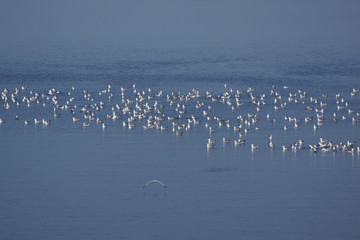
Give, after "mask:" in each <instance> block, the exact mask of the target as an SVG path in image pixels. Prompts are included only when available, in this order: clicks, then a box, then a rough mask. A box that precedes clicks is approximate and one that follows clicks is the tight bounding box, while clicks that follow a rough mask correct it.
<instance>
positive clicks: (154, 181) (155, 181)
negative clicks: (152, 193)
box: [143, 179, 167, 189]
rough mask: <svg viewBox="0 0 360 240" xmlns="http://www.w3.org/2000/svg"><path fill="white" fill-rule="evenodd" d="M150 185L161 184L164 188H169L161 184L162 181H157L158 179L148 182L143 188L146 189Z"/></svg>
mask: <svg viewBox="0 0 360 240" xmlns="http://www.w3.org/2000/svg"><path fill="white" fill-rule="evenodd" d="M150 183H159V184H161V185H162V186H163V187H164V188H166V189H167V186H166V185H165V184H164V183H163V182H161V181H160V180H156V179H154V180H151V181H148V182H147V183H146V184H145V185H144V186H143V188H146V187H147V186H148V185H149V184H150Z"/></svg>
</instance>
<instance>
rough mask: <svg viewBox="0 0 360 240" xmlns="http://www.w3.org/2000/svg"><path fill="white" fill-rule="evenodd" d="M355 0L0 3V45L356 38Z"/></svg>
mask: <svg viewBox="0 0 360 240" xmlns="http://www.w3.org/2000/svg"><path fill="white" fill-rule="evenodd" d="M358 22H360V1H353V0H347V1H339V0H332V1H324V0H318V1H301V2H300V1H283V0H276V1H263V0H258V1H232V0H227V1H211V0H187V1H184V0H176V1H164V0H155V1H144V0H136V1H114V0H107V1H95V0H90V1H85V0H76V1H44V0H36V1H23V0H19V1H7V0H5V1H1V3H0V42H12V41H15V42H21V41H45V42H46V41H60V42H61V41H124V42H126V41H127V42H193V43H200V44H201V43H202V42H210V43H212V42H216V43H224V44H225V43H227V42H261V41H280V42H321V41H330V42H340V43H341V42H346V43H350V44H356V43H357V42H359V41H360V30H359V28H358V27H357V23H358Z"/></svg>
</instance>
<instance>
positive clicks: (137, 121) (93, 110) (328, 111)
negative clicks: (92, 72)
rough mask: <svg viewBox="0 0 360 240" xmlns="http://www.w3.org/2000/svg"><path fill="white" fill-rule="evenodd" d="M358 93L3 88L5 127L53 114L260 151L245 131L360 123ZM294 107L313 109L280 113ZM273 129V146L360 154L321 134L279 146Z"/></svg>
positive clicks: (41, 121) (85, 123) (40, 121)
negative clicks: (203, 135) (199, 133)
mask: <svg viewBox="0 0 360 240" xmlns="http://www.w3.org/2000/svg"><path fill="white" fill-rule="evenodd" d="M358 92H359V90H358V89H351V90H350V91H349V93H348V94H349V95H347V96H342V95H340V94H336V95H334V96H330V95H327V94H322V95H321V96H319V97H314V96H310V95H309V94H308V93H307V92H306V91H305V90H300V89H297V90H293V89H291V87H290V86H282V87H275V86H272V87H271V88H269V90H268V91H267V92H266V93H256V91H255V90H254V89H253V88H247V89H244V90H235V89H232V88H229V87H228V86H227V85H226V84H225V85H224V91H220V92H211V91H204V92H200V90H197V89H192V90H191V91H189V92H187V93H185V94H184V93H181V92H167V93H166V92H163V91H162V90H153V89H151V88H147V89H137V88H136V85H135V84H132V85H129V86H128V87H127V88H124V87H121V88H118V89H115V88H113V87H112V86H111V85H108V86H107V87H105V88H104V89H101V90H98V91H94V92H90V91H89V90H78V89H76V88H75V87H72V88H69V89H68V90H62V91H60V90H57V89H54V88H51V89H46V90H42V91H35V90H31V89H28V88H26V87H24V86H22V87H20V88H15V89H14V90H9V89H6V88H5V89H4V90H3V91H2V92H1V105H2V107H1V109H0V127H2V126H3V125H6V124H7V122H10V121H16V122H23V123H24V125H25V126H28V125H42V126H43V127H48V126H50V125H52V124H53V123H54V119H62V118H64V119H67V121H68V120H69V121H72V122H73V123H74V124H76V125H81V126H82V127H83V128H87V127H90V126H92V125H96V126H100V127H101V128H102V129H103V130H105V129H106V128H107V126H108V125H109V124H111V123H113V122H116V121H121V122H122V126H123V127H124V128H127V129H129V130H132V129H134V128H136V127H138V128H140V127H141V128H142V129H143V131H152V130H156V131H168V132H172V133H173V134H174V136H176V137H180V136H182V135H183V133H184V132H191V130H192V129H194V128H201V127H202V128H206V131H208V133H207V136H208V138H207V140H206V149H207V150H208V151H210V150H211V149H213V148H214V147H215V146H216V144H219V142H221V143H222V144H223V145H226V144H231V143H232V144H233V145H234V146H235V147H240V146H246V145H249V146H250V149H251V151H256V150H257V149H259V146H258V145H256V144H254V143H250V144H247V142H246V136H247V134H249V132H257V131H259V129H260V127H261V125H259V124H258V123H259V121H266V122H267V123H268V124H270V125H276V126H280V127H278V128H281V130H282V131H288V130H289V129H290V128H294V129H297V128H298V127H299V126H301V125H304V124H307V126H311V127H312V128H313V131H317V129H319V128H321V127H322V126H324V125H325V123H327V122H332V123H335V124H337V123H338V122H341V121H348V122H350V121H351V122H352V124H356V123H357V122H359V119H360V112H359V111H358V110H356V109H353V108H351V106H350V104H349V101H348V99H349V98H350V99H351V98H354V97H355V96H356V95H357V94H358ZM295 106H297V109H302V110H303V111H304V112H306V113H307V114H303V116H301V114H295V113H296V112H297V110H295V111H293V115H296V116H290V115H286V114H283V115H282V114H280V112H281V111H283V109H287V108H291V107H295ZM26 109H34V110H33V111H31V113H32V115H31V114H27V113H26ZM29 115H30V116H31V118H30V117H29ZM275 116H276V117H275ZM279 119H283V121H279ZM278 122H280V123H278ZM56 123H57V121H56ZM16 126H18V125H16ZM222 128H223V129H226V130H227V131H226V132H227V133H229V132H231V133H232V139H231V137H230V138H229V137H226V136H227V135H226V134H223V136H222V138H218V139H215V138H213V134H214V132H215V131H219V129H220V130H221V129H222ZM267 130H268V132H269V135H268V139H267V143H268V148H269V149H281V150H282V151H300V150H302V149H309V150H311V151H313V152H314V153H316V152H317V151H324V152H326V151H333V152H336V151H338V150H342V151H344V152H347V153H354V152H355V151H357V152H358V153H359V152H360V147H356V142H354V141H346V142H344V143H342V142H340V143H333V142H332V141H330V140H327V139H323V138H320V139H319V141H318V142H317V143H315V144H305V143H304V140H302V139H298V140H297V141H296V142H295V143H293V144H290V145H281V146H275V145H274V143H273V136H272V134H271V131H270V130H269V129H267ZM217 140H218V143H216V142H217ZM204 142H205V141H204Z"/></svg>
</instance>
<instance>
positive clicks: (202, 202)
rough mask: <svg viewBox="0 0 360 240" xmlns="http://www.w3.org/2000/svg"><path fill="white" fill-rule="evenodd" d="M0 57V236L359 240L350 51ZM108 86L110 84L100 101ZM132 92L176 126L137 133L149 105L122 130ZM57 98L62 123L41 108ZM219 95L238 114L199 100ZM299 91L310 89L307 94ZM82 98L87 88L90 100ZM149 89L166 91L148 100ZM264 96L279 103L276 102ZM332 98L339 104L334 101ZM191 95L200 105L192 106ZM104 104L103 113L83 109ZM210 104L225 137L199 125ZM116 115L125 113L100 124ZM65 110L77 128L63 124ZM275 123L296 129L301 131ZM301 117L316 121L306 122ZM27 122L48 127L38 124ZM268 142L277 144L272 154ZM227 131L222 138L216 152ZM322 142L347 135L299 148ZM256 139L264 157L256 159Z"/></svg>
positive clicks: (281, 48) (236, 49) (357, 66)
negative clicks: (321, 146) (319, 113)
mask: <svg viewBox="0 0 360 240" xmlns="http://www.w3.org/2000/svg"><path fill="white" fill-rule="evenodd" d="M0 53H1V54H0V89H1V91H3V90H4V89H5V88H7V89H8V90H9V93H8V94H7V97H8V101H9V106H10V107H9V109H5V108H4V107H3V106H4V104H5V100H4V99H1V108H0V118H1V119H4V120H5V122H4V123H3V124H1V125H0V150H1V157H0V182H1V184H0V229H1V231H0V239H220V238H221V239H359V237H360V230H359V228H358V226H359V219H360V208H359V201H360V184H359V182H360V158H359V154H358V152H357V150H356V147H357V146H359V145H358V144H359V142H360V122H353V121H352V117H354V119H355V120H357V119H360V116H358V115H357V113H358V112H360V93H359V94H355V95H354V96H351V92H352V91H353V90H352V89H353V88H355V89H360V81H359V77H360V57H359V56H360V54H359V53H360V49H359V48H356V47H353V46H347V45H336V44H327V45H326V44H312V45H309V44H306V43H303V44H299V45H296V46H294V45H286V44H285V45H284V44H277V43H269V44H266V45H256V44H242V45H239V46H227V47H225V46H221V47H220V46H218V45H204V46H195V45H191V44H188V45H184V46H183V47H179V46H178V45H176V44H174V45H170V44H169V45H164V46H156V45H155V46H153V45H151V44H144V45H136V44H129V43H127V44H122V43H101V44H100V43H93V44H84V43H77V44H63V43H62V44H60V43H53V44H49V43H47V44H35V43H31V44H29V43H27V44H24V43H21V44H20V43H13V44H7V45H4V46H1V47H0ZM225 83H226V84H227V86H226V87H225V86H224V84H225ZM109 84H110V85H111V90H110V91H108V92H106V93H103V94H101V95H99V92H100V91H101V90H108V85H109ZM132 84H136V87H135V89H136V92H139V93H141V94H142V95H143V96H153V98H152V99H148V100H144V101H143V102H141V103H140V102H139V105H141V104H144V105H145V104H146V103H148V105H149V106H153V105H154V104H155V101H157V102H158V109H159V111H161V112H162V114H164V115H165V116H166V117H167V116H172V117H176V116H178V115H181V118H180V119H176V120H170V121H169V120H168V119H167V118H165V119H164V120H162V121H161V123H160V124H161V125H162V126H164V127H167V129H166V130H164V131H161V130H160V129H151V130H144V129H143V127H142V126H144V125H146V124H147V118H148V117H149V116H150V115H151V116H155V115H156V114H155V112H154V109H152V110H151V112H150V113H147V114H146V118H144V119H137V120H135V121H134V122H133V124H134V128H133V129H129V128H128V127H127V126H126V127H124V126H123V122H124V121H125V122H128V118H129V117H130V116H128V115H126V114H124V113H123V112H122V110H117V109H116V104H119V106H121V109H124V108H125V107H126V106H125V104H124V103H123V102H122V98H121V90H120V89H121V87H122V88H126V89H127V91H125V92H124V99H129V100H131V101H133V103H129V107H131V108H132V110H134V109H136V107H135V102H136V99H135V97H136V96H135V93H134V92H132V91H133V88H132ZM273 85H274V88H273ZM22 86H25V87H26V89H25V90H21V87H22ZM73 86H74V90H72V87H73ZM283 86H290V88H283ZM250 87H251V88H253V89H254V90H253V91H252V94H253V96H256V97H258V98H257V99H256V100H255V101H259V100H260V97H259V96H260V95H261V94H265V97H264V101H266V103H267V104H265V105H263V104H261V107H262V109H261V110H260V111H257V110H256V107H257V106H256V105H254V104H253V103H252V100H251V98H250V96H249V92H247V89H248V88H250ZM15 88H19V89H20V90H19V93H18V95H17V100H18V101H19V102H20V105H19V106H16V103H13V102H12V101H11V93H13V92H14V91H15ZM52 88H55V90H56V91H59V94H57V95H56V96H57V101H58V106H59V107H61V106H64V105H65V104H66V101H68V100H69V98H70V97H74V101H73V102H71V103H69V108H68V109H67V110H66V109H64V110H62V109H60V108H57V110H56V112H57V113H58V114H61V116H60V117H59V118H54V116H53V109H54V107H56V105H54V104H53V103H51V98H52V97H53V96H49V99H47V96H48V91H49V89H52ZM148 88H151V89H152V90H153V91H152V92H149V91H148ZM192 89H198V90H199V93H200V95H201V96H199V97H196V98H191V99H188V100H187V101H185V100H184V101H180V99H179V98H178V99H172V100H173V102H174V104H173V106H170V105H169V101H167V97H166V95H171V94H172V93H178V92H179V95H180V96H181V95H186V94H187V93H189V92H190V91H192ZM230 89H232V91H233V92H232V93H231V96H230V98H229V101H230V102H231V103H232V104H233V106H236V102H235V97H234V95H235V94H236V90H239V91H241V92H242V94H241V97H240V99H241V102H242V103H243V105H242V106H240V107H235V109H234V110H232V109H231V106H230V105H228V104H226V103H221V102H219V101H218V100H217V101H214V102H213V101H212V100H207V99H205V92H206V91H211V92H212V97H214V98H216V97H217V96H221V95H222V94H223V93H225V92H228V93H230ZM300 89H301V90H303V91H306V92H307V94H308V95H307V97H305V98H304V99H300V97H299V93H298V90H300ZM84 90H86V91H87V93H90V94H91V96H89V99H88V100H87V99H85V98H84ZM160 90H162V91H163V94H162V95H161V96H159V97H156V96H154V95H155V94H156V93H157V91H160ZM271 90H273V91H274V92H278V93H279V94H280V95H281V96H282V99H281V100H280V101H279V102H278V103H276V104H274V96H271V95H270V91H271ZM30 91H32V92H31V93H30ZM69 92H70V95H69V94H68V93H69ZM142 92H144V94H143V93H142ZM35 93H38V94H39V98H38V99H39V101H40V103H39V104H37V103H36V101H35V102H31V103H30V107H28V106H27V104H26V101H25V102H22V99H23V98H24V97H25V98H27V97H31V96H35ZM289 93H297V95H296V96H295V97H294V99H297V100H299V102H298V103H295V102H293V101H292V102H289V101H288V97H289ZM42 94H44V97H42ZM111 94H113V96H112V99H111V100H109V96H110V95H111ZM322 94H328V97H327V98H323V97H322ZM336 94H340V95H341V97H340V98H339V99H338V100H339V103H336V101H337V99H336V97H335V95H336ZM310 97H313V98H316V99H318V103H315V102H311V100H310ZM341 99H343V102H342V101H341ZM198 101H199V102H202V103H204V107H202V108H196V107H195V106H196V104H197V103H198ZM302 101H304V103H302ZM100 102H103V103H104V108H103V109H102V110H100V111H99V112H97V111H96V110H95V109H94V108H91V106H94V104H97V105H99V104H100ZM320 102H323V103H326V104H327V105H326V106H323V107H322V108H323V109H324V119H325V120H324V123H325V124H324V125H323V126H320V127H319V128H318V129H317V130H315V131H314V128H313V125H314V124H316V123H317V121H316V113H315V111H314V110H313V111H308V110H307V109H306V107H307V106H309V107H313V108H314V109H315V108H318V109H320V108H321V107H320ZM44 103H45V106H43V104H44ZM282 103H287V107H286V108H282V109H279V110H276V111H275V110H274V105H276V106H280V104H282ZM346 103H347V106H346V105H345V104H346ZM177 104H180V105H185V109H184V110H186V111H187V112H185V113H183V114H180V113H179V112H177V111H176V107H177ZM75 105H76V106H77V108H74V106H75ZM160 105H164V108H163V109H162V108H160ZM84 106H88V107H89V108H88V109H89V111H90V112H92V113H94V120H93V121H89V120H88V119H84V117H83V116H84V113H83V112H80V109H81V108H82V107H84ZM208 106H212V109H211V110H210V113H209V116H210V117H214V116H215V117H219V118H223V119H224V120H229V121H230V124H231V127H229V128H227V127H226V126H222V127H219V125H218V121H216V120H207V119H206V117H207V116H204V115H203V113H202V111H203V110H206V111H208ZM337 106H344V109H341V110H338V109H337ZM113 107H114V111H115V112H116V114H119V115H120V116H121V118H120V119H117V120H112V119H107V117H106V115H107V114H112V108H113ZM71 109H73V110H74V113H75V117H76V118H79V121H76V122H73V120H72V117H73V116H72V114H71V112H70V110H71ZM349 109H350V110H354V112H353V113H349V112H348V110H349ZM180 110H181V106H180ZM334 112H336V113H337V114H338V115H337V119H339V120H338V122H337V123H335V122H334V121H333V113H334ZM267 113H269V115H270V117H269V119H267V118H266V114H267ZM162 114H159V115H158V116H161V115H162ZM248 114H256V115H258V116H259V120H258V122H257V123H255V124H253V125H250V126H248V127H244V125H245V124H244V123H242V126H243V128H242V130H241V131H240V133H242V139H246V144H245V145H243V146H237V147H235V145H234V143H233V141H234V140H236V139H238V138H239V132H234V130H233V127H234V126H235V125H238V124H239V122H238V121H237V120H236V117H237V116H239V115H241V116H243V117H244V118H245V119H246V120H249V121H251V119H252V118H251V117H250V118H249V117H248ZM191 115H193V116H195V117H196V119H197V120H198V121H200V122H199V124H198V125H193V124H191V128H190V129H189V130H187V131H186V130H184V129H183V130H179V131H182V132H183V135H182V136H175V133H174V132H173V131H172V127H173V126H172V122H175V123H179V124H180V125H181V124H187V123H188V119H190V118H191ZM15 116H19V120H15ZM285 116H290V117H296V118H298V119H301V121H300V122H299V126H298V127H297V128H295V127H294V123H293V122H289V121H286V120H284V117H285ZM343 116H344V118H346V119H344V120H343V118H342V117H343ZM305 117H313V118H314V120H313V121H309V122H307V123H305V121H304V119H305ZM34 118H37V119H45V120H51V124H50V125H49V126H43V125H42V124H37V125H36V124H34ZM96 118H100V119H102V120H103V121H104V123H105V124H106V126H107V127H106V128H105V129H103V128H102V127H101V126H102V125H101V123H96ZM25 120H29V121H30V124H29V125H25V124H24V121H25ZM272 120H275V123H274V124H273V123H272ZM83 123H90V126H88V127H83ZM206 123H207V124H208V126H209V127H212V128H213V129H215V131H214V132H213V133H211V134H210V133H209V129H208V128H206V127H205V124H206ZM284 126H288V130H286V131H284ZM256 127H258V128H259V129H258V130H256V129H255V128H256ZM245 128H246V129H248V132H247V133H245V132H244V129H245ZM269 134H272V136H273V143H274V145H275V146H276V148H275V149H274V150H271V149H270V147H269V146H268V135H269ZM223 137H225V138H227V139H230V143H227V144H223V143H222V138H223ZM208 138H211V140H216V143H215V145H214V149H207V147H206V143H207V140H208ZM320 138H324V139H328V140H329V141H332V142H333V143H334V144H339V143H340V142H343V143H346V142H347V141H351V142H352V141H355V142H356V143H355V149H354V152H353V153H348V152H345V151H342V150H338V151H337V152H332V151H330V152H322V151H320V150H319V151H318V152H317V153H314V152H312V151H310V149H309V146H308V145H310V144H311V145H313V144H316V143H318V142H319V139H320ZM300 139H302V140H304V145H303V147H302V150H300V151H291V150H287V151H285V152H284V151H283V150H282V148H281V146H282V145H284V146H286V147H289V146H290V145H291V144H294V143H295V142H296V141H298V140H300ZM251 143H253V144H255V145H257V146H259V149H257V150H254V151H251V149H250V145H251ZM152 179H159V180H162V181H163V182H164V183H166V185H167V186H168V189H164V188H162V187H161V186H160V185H156V184H153V185H150V186H149V187H148V188H146V189H143V188H142V186H143V185H144V184H145V183H146V182H147V181H149V180H152Z"/></svg>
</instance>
